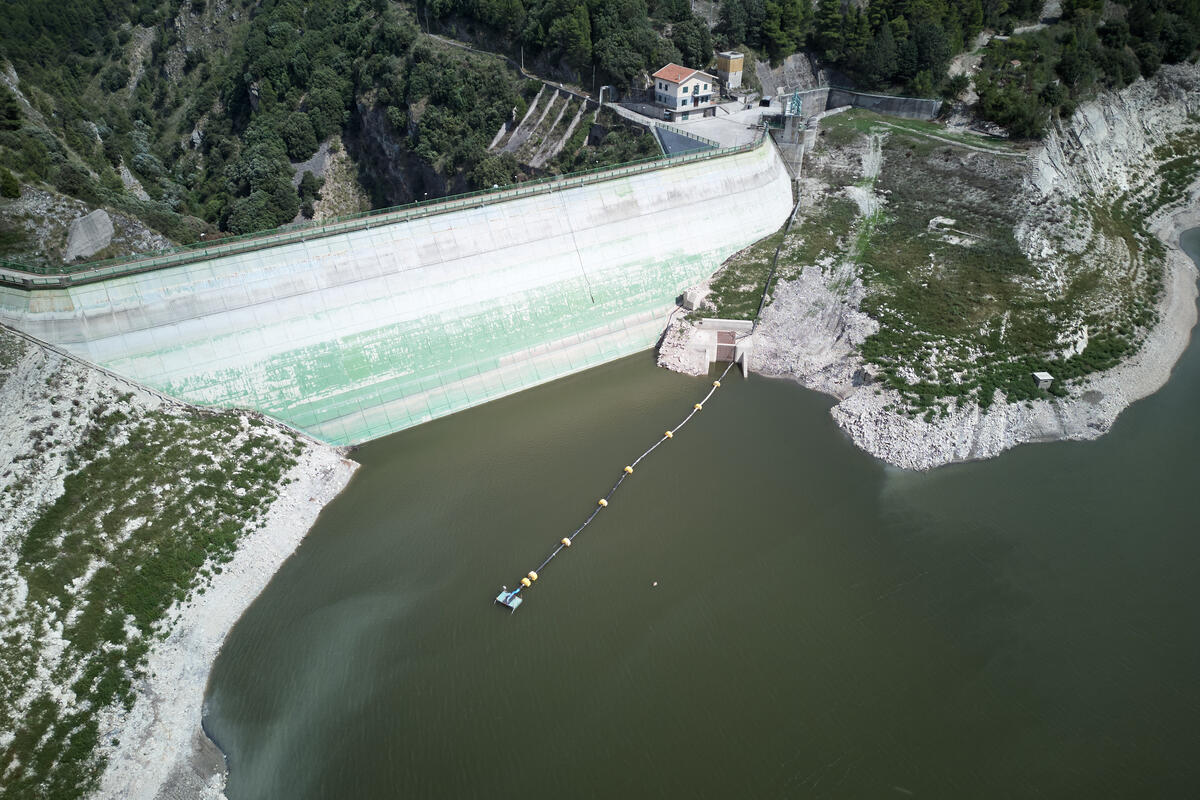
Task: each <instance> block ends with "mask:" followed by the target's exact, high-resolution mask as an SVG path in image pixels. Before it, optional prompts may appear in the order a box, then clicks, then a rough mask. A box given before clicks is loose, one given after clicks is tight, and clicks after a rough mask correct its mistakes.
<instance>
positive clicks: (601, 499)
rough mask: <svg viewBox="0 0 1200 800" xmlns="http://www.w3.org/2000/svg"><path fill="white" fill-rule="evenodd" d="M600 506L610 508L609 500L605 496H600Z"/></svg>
mask: <svg viewBox="0 0 1200 800" xmlns="http://www.w3.org/2000/svg"><path fill="white" fill-rule="evenodd" d="M600 507H601V508H608V501H607V500H605V499H604V498H603V497H601V498H600Z"/></svg>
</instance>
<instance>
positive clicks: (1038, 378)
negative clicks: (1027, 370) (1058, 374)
mask: <svg viewBox="0 0 1200 800" xmlns="http://www.w3.org/2000/svg"><path fill="white" fill-rule="evenodd" d="M1053 381H1054V376H1053V375H1051V374H1050V373H1049V372H1035V373H1033V382H1034V383H1036V384H1037V388H1039V389H1049V388H1050V384H1051V383H1053Z"/></svg>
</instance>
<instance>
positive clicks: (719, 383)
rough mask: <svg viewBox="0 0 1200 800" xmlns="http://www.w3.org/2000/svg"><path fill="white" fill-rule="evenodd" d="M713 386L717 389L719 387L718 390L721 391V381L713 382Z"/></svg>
mask: <svg viewBox="0 0 1200 800" xmlns="http://www.w3.org/2000/svg"><path fill="white" fill-rule="evenodd" d="M713 386H715V387H717V388H718V389H720V388H721V382H720V381H713Z"/></svg>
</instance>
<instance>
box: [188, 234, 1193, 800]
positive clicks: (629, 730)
mask: <svg viewBox="0 0 1200 800" xmlns="http://www.w3.org/2000/svg"><path fill="white" fill-rule="evenodd" d="M1185 246H1186V247H1188V248H1190V252H1191V253H1192V254H1193V257H1194V258H1197V259H1200V230H1193V231H1190V232H1189V233H1188V234H1187V235H1185ZM1198 263H1200V262H1198ZM708 384H709V381H708V380H705V379H689V378H685V377H681V376H679V375H675V374H672V373H668V372H666V371H663V370H660V369H657V368H656V367H655V366H654V363H653V359H652V357H651V355H650V354H648V353H647V354H644V355H639V356H636V357H633V358H629V359H625V360H623V361H620V362H616V363H612V364H609V365H607V366H604V367H601V368H598V369H594V370H591V371H588V372H586V373H584V374H580V375H576V376H573V377H570V378H567V379H564V380H561V381H558V382H555V383H553V384H550V385H547V386H543V387H540V388H537V389H533V390H530V391H527V392H524V393H522V394H520V395H517V396H514V397H509V398H506V399H503V400H500V401H497V402H494V403H491V404H489V405H486V406H483V407H480V408H476V409H473V410H470V411H467V412H463V413H460V414H457V415H455V416H452V417H449V418H445V419H441V420H437V421H435V422H432V423H429V424H426V425H423V426H421V427H419V428H415V429H412V430H408V431H405V432H403V433H400V434H397V435H394V436H391V437H388V438H386V439H383V440H379V441H376V442H373V443H371V444H370V445H368V446H366V447H363V448H362V449H361V450H359V451H358V452H357V453H356V454H355V458H356V459H357V460H359V461H361V463H362V465H363V467H362V469H361V470H360V471H359V473H358V475H357V476H356V478H355V479H354V481H353V482H352V483H351V485H350V486H349V487H348V488H347V490H346V491H345V492H344V493H343V494H342V495H341V496H340V497H339V498H338V499H337V500H336V501H335V502H334V503H332V504H331V505H330V506H329V507H328V508H327V509H326V510H325V512H324V514H323V515H322V516H321V518H320V520H319V521H318V523H317V525H316V527H314V528H313V530H312V531H311V533H310V534H309V535H308V537H307V539H306V540H305V541H304V543H303V544H302V545H301V547H300V548H299V550H298V551H297V552H296V554H295V556H293V557H292V558H291V559H290V560H289V561H288V562H287V563H286V564H285V565H284V566H283V568H282V569H281V570H280V572H279V573H278V574H277V575H276V576H275V578H274V579H273V581H272V582H271V584H270V585H269V586H268V587H267V589H266V591H265V592H264V593H263V594H262V595H261V596H260V597H259V599H258V600H257V601H256V602H255V603H254V605H253V606H252V607H251V608H250V609H249V611H248V612H247V613H246V615H245V616H244V617H243V619H242V620H241V621H240V622H239V623H238V625H237V627H236V628H235V629H234V630H233V632H232V633H231V635H230V636H229V639H228V641H227V643H226V645H225V647H224V649H223V651H222V653H221V656H220V658H219V659H218V661H217V663H216V665H215V667H214V671H213V673H212V677H211V681H210V685H209V694H208V708H207V715H206V719H205V723H206V727H207V729H208V730H209V731H210V733H211V734H212V735H213V737H214V738H215V739H216V741H217V742H218V744H220V745H221V747H222V748H223V749H224V750H225V751H226V752H227V753H228V754H229V763H230V768H231V774H230V778H229V785H228V796H229V797H230V798H231V799H232V800H248V799H249V798H289V799H290V798H334V797H345V798H362V799H364V800H366V799H370V798H398V797H406V798H408V797H437V798H477V797H478V798H483V797H508V796H518V795H519V796H522V797H532V798H591V797H594V798H608V797H616V796H623V797H636V798H641V797H669V798H700V797H711V798H735V797H736V798H743V797H745V798H749V797H762V798H780V797H885V796H897V797H904V796H908V795H917V796H926V797H973V798H980V797H995V798H1012V797H1033V796H1039V797H1089V798H1096V797H1185V796H1194V792H1195V791H1196V786H1197V785H1198V782H1200V761H1198V760H1197V754H1200V725H1198V723H1197V720H1200V524H1198V522H1197V511H1196V509H1197V503H1196V498H1197V491H1198V490H1200V457H1198V455H1197V454H1198V453H1200V413H1198V411H1200V347H1198V346H1197V345H1196V343H1195V342H1193V343H1192V345H1191V346H1190V347H1189V349H1188V350H1187V352H1186V353H1185V355H1184V357H1183V358H1182V360H1181V361H1180V363H1179V364H1178V365H1177V367H1176V369H1175V372H1174V374H1173V376H1172V378H1171V380H1170V382H1169V383H1168V384H1167V386H1166V387H1164V388H1163V390H1162V391H1160V392H1159V393H1157V394H1156V395H1154V396H1152V397H1150V398H1147V399H1146V400H1144V401H1142V402H1139V403H1137V404H1136V405H1134V406H1133V407H1132V408H1130V409H1129V410H1127V411H1126V412H1125V414H1123V415H1122V417H1121V418H1120V419H1119V420H1118V422H1117V424H1116V426H1115V427H1114V429H1113V430H1112V432H1111V433H1110V434H1109V435H1107V436H1105V437H1103V438H1102V439H1100V440H1098V441H1095V442H1087V443H1055V444H1044V445H1036V446H1024V447H1020V448H1018V449H1016V450H1014V451H1011V452H1009V453H1007V454H1005V455H1003V456H1001V457H1000V458H997V459H994V460H991V461H987V462H980V463H971V464H962V465H955V466H951V467H947V468H943V469H939V470H935V471H933V472H931V473H927V474H912V473H905V472H901V471H899V470H895V469H891V468H888V467H885V466H883V465H881V464H880V463H878V462H876V461H874V460H873V459H871V458H870V457H868V456H866V455H865V454H863V453H861V452H859V451H858V450H856V449H855V448H854V447H853V446H852V445H851V444H850V443H849V442H848V441H847V440H846V439H845V438H844V437H843V436H842V435H841V433H840V432H839V431H838V430H837V428H836V427H835V425H834V424H833V422H832V420H831V419H830V417H829V414H828V408H829V406H830V404H831V402H832V401H831V400H829V399H828V398H825V397H823V396H821V395H818V394H815V393H813V392H809V391H806V390H804V389H801V388H799V387H798V386H795V385H793V384H790V383H787V382H783V381H771V380H766V379H763V378H751V379H750V380H748V381H743V380H742V379H741V378H735V377H733V376H732V374H731V377H730V379H729V380H728V381H727V382H726V386H725V388H722V389H721V390H720V391H719V392H718V394H717V395H716V396H715V397H714V398H713V400H712V401H711V402H710V403H709V404H708V405H707V406H706V407H705V408H704V410H703V412H701V414H700V415H698V416H697V418H696V419H695V420H693V422H692V423H691V424H690V425H689V426H688V428H686V429H685V430H684V431H683V432H681V433H680V435H679V437H677V438H676V439H674V440H672V441H670V442H668V443H666V444H665V445H664V446H663V447H661V448H659V449H658V450H657V451H655V453H654V454H653V455H652V456H650V457H649V458H648V459H647V460H646V461H645V462H643V464H642V465H641V466H639V467H638V469H637V472H636V473H635V474H634V475H633V476H632V478H631V479H630V480H628V481H626V482H625V484H624V485H623V486H622V488H621V490H620V492H618V493H617V495H616V496H615V498H614V501H613V503H612V505H611V507H610V508H608V509H606V510H605V511H603V512H602V513H601V515H600V517H599V518H598V520H597V521H596V522H595V523H594V524H593V525H592V526H591V527H589V528H588V529H587V531H585V532H584V534H582V535H581V536H580V538H579V540H578V541H577V543H576V545H575V546H574V547H572V548H571V549H570V550H569V551H566V552H564V553H563V555H562V556H560V557H559V558H558V559H556V560H555V561H554V562H553V563H552V564H551V565H550V566H549V567H547V569H546V570H545V571H544V572H543V574H542V575H541V579H540V580H539V581H538V582H537V583H536V584H535V586H534V587H533V589H532V590H528V591H527V592H526V593H525V594H526V601H525V604H524V605H523V606H522V607H521V609H520V610H519V611H517V612H516V613H515V614H510V613H509V612H508V611H507V610H504V609H502V608H501V607H499V606H495V605H493V604H492V599H493V597H494V596H495V595H496V593H497V592H498V591H499V589H500V586H501V584H508V585H510V586H512V585H514V584H515V582H516V581H517V580H518V579H519V578H520V576H522V575H524V574H525V573H526V572H527V571H529V570H530V569H532V568H534V567H536V566H537V565H538V564H539V563H540V562H541V560H542V558H543V557H544V556H545V555H546V554H547V552H548V551H549V549H550V548H551V547H552V546H553V544H554V543H555V542H556V541H557V540H558V539H559V538H561V537H562V536H564V535H567V534H569V533H570V532H571V531H572V530H574V528H575V527H576V526H577V525H578V524H579V523H580V522H581V521H582V519H583V518H584V517H585V516H586V515H587V514H588V513H590V511H591V509H592V507H593V505H594V503H595V502H596V498H597V497H599V496H601V495H602V494H603V493H604V492H606V491H607V489H608V487H609V486H610V485H611V483H612V481H613V479H615V477H616V476H617V474H618V473H619V472H620V470H621V468H622V467H623V466H624V465H625V464H626V463H628V462H629V460H630V459H631V458H633V457H635V456H636V455H637V454H638V453H640V452H642V450H643V449H645V447H646V446H648V444H650V443H652V442H653V441H654V439H655V438H656V437H657V436H659V435H661V433H662V431H663V430H664V429H666V428H668V427H671V426H673V425H674V424H675V423H676V422H677V421H678V420H679V419H680V418H681V417H682V416H683V415H684V414H686V413H687V411H688V410H689V409H690V408H691V404H692V403H693V402H695V400H696V399H698V398H699V397H700V396H702V395H703V394H704V392H705V391H706V390H707V387H708ZM655 582H657V586H655V585H654V583H655Z"/></svg>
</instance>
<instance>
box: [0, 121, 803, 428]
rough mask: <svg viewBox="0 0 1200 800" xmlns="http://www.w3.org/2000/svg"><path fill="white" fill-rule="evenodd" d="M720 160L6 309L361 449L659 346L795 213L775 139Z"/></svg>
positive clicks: (66, 287)
mask: <svg viewBox="0 0 1200 800" xmlns="http://www.w3.org/2000/svg"><path fill="white" fill-rule="evenodd" d="M722 155H723V157H717V158H713V157H712V154H711V152H709V153H696V154H688V155H686V156H682V157H680V158H677V159H671V160H667V159H663V160H660V161H655V162H650V163H647V164H644V165H634V166H632V167H622V168H620V169H608V170H600V171H597V172H594V173H590V174H588V175H585V176H573V177H570V178H566V179H559V180H557V181H547V182H543V183H541V184H538V185H537V187H536V189H537V190H536V191H532V189H533V188H535V187H518V188H516V189H512V190H506V191H504V192H495V193H487V194H483V195H475V196H472V197H468V198H458V199H451V200H447V201H443V202H441V203H437V204H433V203H430V204H429V205H426V204H424V203H422V204H421V205H420V206H419V207H413V208H409V209H404V210H400V211H397V212H389V213H387V214H376V215H368V216H367V217H364V218H357V219H353V220H346V221H342V222H339V223H337V224H336V227H335V226H333V225H325V226H318V229H317V230H312V229H309V230H305V231H285V232H279V233H277V234H271V235H268V236H265V237H255V238H252V239H247V240H238V241H237V242H235V243H228V242H227V243H224V244H222V245H220V248H221V250H220V252H218V253H214V252H213V251H214V249H215V248H214V246H213V245H212V244H210V245H209V247H208V251H209V252H208V254H207V255H205V253H204V249H203V248H201V249H199V251H197V250H195V249H190V250H186V251H182V252H178V253H172V254H164V255H162V256H158V257H155V258H152V259H144V260H140V261H134V262H128V263H123V264H110V265H106V266H102V267H100V268H95V267H94V268H93V269H92V270H91V271H87V272H76V273H70V274H67V275H45V276H36V275H28V274H24V275H22V276H21V277H22V278H29V279H38V280H45V281H47V284H42V285H39V286H37V287H36V288H34V289H32V290H31V289H30V288H29V287H27V286H23V285H22V286H12V285H10V284H7V283H2V282H0V322H3V323H5V324H7V325H10V326H12V327H14V328H17V329H19V330H22V331H24V332H25V333H27V334H29V335H31V336H34V337H36V338H37V339H40V340H42V341H45V342H49V343H51V344H54V345H57V346H58V347H61V348H63V349H64V350H66V351H68V352H70V353H72V354H73V355H75V356H77V357H79V358H82V359H85V360H87V361H89V362H91V363H94V364H98V365H100V366H102V367H104V368H105V369H107V370H109V371H111V372H113V373H115V374H118V375H121V376H124V377H127V378H128V379H130V380H133V381H136V382H138V383H140V384H142V385H145V386H148V387H151V388H152V389H154V390H155V391H159V392H162V393H163V394H166V395H168V396H170V397H175V398H178V399H181V400H185V401H187V402H190V403H193V404H196V405H204V406H213V407H220V408H229V407H238V408H248V409H253V410H256V411H260V412H262V413H264V414H268V415H270V416H272V417H274V418H276V419H279V420H282V421H284V422H286V423H288V424H290V425H292V426H293V427H296V428H298V429H300V430H302V431H305V432H307V433H309V434H311V435H313V436H315V437H317V438H319V439H321V440H323V441H326V442H330V443H334V444H343V445H344V444H356V443H359V442H363V441H367V440H370V439H374V438H377V437H380V436H384V435H386V434H389V433H393V432H396V431H399V430H403V429H405V428H408V427H412V426H413V425H418V424H420V423H422V422H425V421H427V420H431V419H434V418H437V417H441V416H445V415H447V414H452V413H454V412H456V411H460V410H463V409H465V408H469V407H471V406H473V405H477V404H479V403H484V402H487V401H489V400H492V399H495V398H497V397H502V396H504V395H507V394H511V393H513V392H517V391H520V390H522V389H525V388H528V387H530V386H534V385H536V384H538V383H543V382H546V381H550V380H554V379H557V378H561V377H563V376H565V375H569V374H571V373H573V372H577V371H580V370H583V369H587V368H589V367H593V366H596V365H598V364H602V363H605V362H607V361H611V360H612V359H614V358H620V357H622V356H625V355H629V354H631V353H635V352H638V351H639V350H643V349H646V348H649V347H652V346H653V345H654V343H655V341H657V339H658V337H659V336H660V335H661V333H662V330H663V327H664V325H665V324H666V319H667V315H668V314H669V313H670V311H671V310H672V309H673V308H674V307H675V298H676V297H678V295H679V294H680V293H681V292H682V291H683V290H684V289H686V288H687V287H689V286H694V285H695V284H697V283H699V282H700V281H703V280H704V279H705V278H707V277H708V276H709V275H711V274H712V273H713V272H714V271H715V270H716V269H717V268H718V267H719V266H720V265H721V262H723V261H724V260H725V259H726V258H727V257H728V256H730V255H731V254H733V253H734V252H736V251H738V250H740V249H742V248H743V247H746V246H747V245H749V244H752V243H753V242H755V241H757V240H759V239H761V238H763V237H764V236H766V235H768V234H770V233H772V232H774V231H775V230H776V229H777V228H778V227H779V225H780V224H782V223H783V222H784V220H785V219H786V218H787V215H788V214H789V213H790V212H791V210H792V185H791V180H790V178H789V177H788V174H787V170H786V168H785V166H784V164H783V161H782V159H781V157H780V155H779V152H778V151H777V149H776V148H775V146H774V145H773V144H771V143H769V142H768V143H765V144H761V145H760V146H758V147H755V146H748V147H743V148H731V149H730V150H729V151H726V152H725V153H724V154H722ZM664 166H671V167H672V168H671V169H663V168H662V167H664ZM497 200H500V201H499V202H498V201H497ZM322 227H323V228H324V229H325V230H324V232H323V233H321V232H320V230H319V229H320V228H322ZM99 270H104V272H99ZM83 276H86V277H87V278H88V279H87V280H79V279H80V278H81V277H83Z"/></svg>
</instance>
